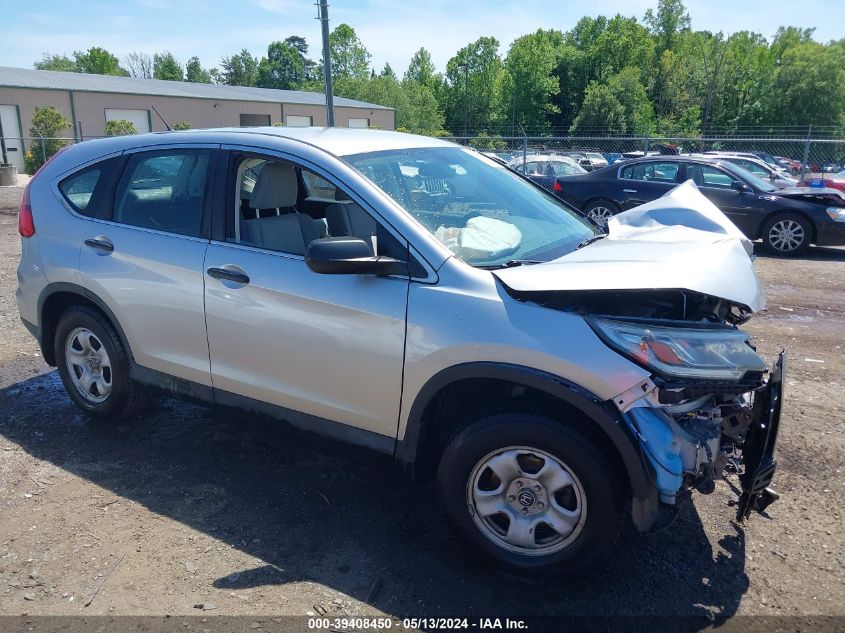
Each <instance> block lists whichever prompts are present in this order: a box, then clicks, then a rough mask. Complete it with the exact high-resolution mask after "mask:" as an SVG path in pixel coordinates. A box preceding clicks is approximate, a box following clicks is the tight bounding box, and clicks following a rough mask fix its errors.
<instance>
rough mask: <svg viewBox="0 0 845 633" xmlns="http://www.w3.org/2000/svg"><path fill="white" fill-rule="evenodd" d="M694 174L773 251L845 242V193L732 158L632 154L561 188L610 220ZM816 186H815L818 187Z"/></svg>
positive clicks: (594, 215) (560, 183)
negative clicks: (790, 183) (790, 182)
mask: <svg viewBox="0 0 845 633" xmlns="http://www.w3.org/2000/svg"><path fill="white" fill-rule="evenodd" d="M686 180H692V181H693V182H695V184H696V185H697V186H698V188H699V189H700V190H701V192H702V193H703V194H704V195H705V196H707V197H708V198H709V199H710V200H711V201H712V202H713V203H714V204H715V205H716V206H717V207H719V208H720V209H721V210H722V211H723V212H724V213H725V215H727V216H728V217H729V218H730V219H731V220H732V221H733V223H734V224H736V225H737V227H739V229H740V230H741V231H742V232H743V233H745V234H746V235H747V236H748V237H749V238H751V239H762V240H763V245H764V246H765V248H766V250H768V251H770V252H772V253H776V254H779V255H798V254H800V253H802V252H804V251H805V250H806V249H807V248H809V246H810V244H811V243H812V244H819V245H832V246H833V245H836V246H838V245H845V196H842V194H841V193H840V192H838V191H835V190H827V189H814V190H809V189H808V188H803V187H795V188H791V189H780V190H778V189H775V188H774V187H773V186H772V185H771V184H770V183H768V182H766V181H764V180H761V179H760V178H757V177H756V176H754V175H753V174H751V173H749V172H748V171H746V170H744V169H742V168H741V167H738V166H737V165H734V164H732V163H730V162H728V161H723V160H719V159H715V158H714V159H710V158H695V157H689V156H678V157H669V156H654V157H647V158H637V159H631V160H628V161H626V162H624V163H622V164H620V165H611V166H610V167H606V168H604V169H599V170H596V171H593V172H590V173H587V174H583V175H580V176H566V177H562V178H558V179H557V180H556V182H555V186H554V192H555V194H556V195H558V196H559V197H561V198H562V199H563V200H565V201H566V202H568V203H569V204H571V205H573V206H574V207H576V208H578V209H580V210H581V211H583V212H584V213H585V214H586V215H587V216H588V217H589V218H590V219H592V220H593V221H594V222H596V223H597V224H599V225H600V226H604V225H606V224H607V221H608V220H609V219H610V218H611V217H612V216H613V215H614V214H616V213H619V212H620V211H625V210H627V209H631V208H633V207H635V206H637V205H640V204H643V203H644V202H649V201H651V200H654V199H656V198H659V197H660V196H662V195H663V194H664V193H666V192H667V191H669V190H670V189H672V188H673V187H676V186H677V185H678V184H680V183H682V182H685V181H686ZM810 191H812V192H813V193H811V192H810Z"/></svg>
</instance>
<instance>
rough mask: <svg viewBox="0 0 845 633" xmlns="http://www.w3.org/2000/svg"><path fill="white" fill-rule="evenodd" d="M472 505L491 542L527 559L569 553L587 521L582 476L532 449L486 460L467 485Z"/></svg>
mask: <svg viewBox="0 0 845 633" xmlns="http://www.w3.org/2000/svg"><path fill="white" fill-rule="evenodd" d="M467 505H468V509H469V512H470V514H471V516H472V518H473V521H474V522H475V524H476V525H477V526H478V528H479V529H480V530H481V532H482V533H483V534H484V535H485V536H486V537H487V538H488V539H489V540H491V541H492V542H493V543H495V544H496V545H498V546H499V547H501V548H503V549H506V550H508V551H511V552H515V553H518V554H522V555H527V556H546V555H548V554H552V553H554V552H558V551H560V550H562V549H564V548H565V547H567V546H568V545H570V544H571V543H572V542H573V541H574V540H575V539H576V538H578V535H579V534H580V533H581V531H582V530H583V528H584V523H585V521H586V518H587V500H586V495H585V494H584V488H583V486H582V485H581V482H580V481H579V480H578V477H577V476H576V475H575V474H574V473H573V472H572V471H571V470H570V469H569V468H568V467H567V466H566V465H565V464H563V463H562V462H561V461H560V460H558V459H556V458H555V457H554V456H552V455H550V454H549V453H547V452H545V451H543V450H540V449H537V448H532V447H528V446H510V447H507V448H502V449H499V450H496V451H494V452H492V453H490V454H488V455H486V456H485V457H483V458H482V459H481V460H480V461H479V462H478V463H477V464H476V466H475V468H473V470H472V473H471V475H470V478H469V481H468V482H467Z"/></svg>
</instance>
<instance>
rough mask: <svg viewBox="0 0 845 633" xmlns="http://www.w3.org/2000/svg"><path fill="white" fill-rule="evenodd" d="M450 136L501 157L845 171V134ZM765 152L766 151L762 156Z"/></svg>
mask: <svg viewBox="0 0 845 633" xmlns="http://www.w3.org/2000/svg"><path fill="white" fill-rule="evenodd" d="M451 140H453V141H455V142H456V143H460V144H462V145H469V146H471V147H474V148H476V149H478V150H481V151H485V152H492V153H494V154H496V155H497V156H498V157H499V158H501V159H503V160H510V159H514V158H520V157H522V156H525V157H526V158H529V157H530V156H533V155H537V154H559V155H569V156H570V157H573V158H576V159H577V158H581V155H584V154H587V153H591V154H594V153H595V154H601V155H602V157H603V158H604V159H605V160H606V161H607V162H608V163H613V162H614V161H616V160H619V159H624V158H634V157H638V156H644V155H656V154H667V155H670V154H697V153H704V152H711V151H721V152H750V153H756V154H759V155H765V157H764V158H763V159H764V160H766V161H767V162H768V161H769V160H775V161H777V162H778V163H779V164H780V165H781V166H783V167H784V168H785V169H787V170H788V171H789V172H790V173H791V174H792V175H793V176H797V177H801V178H804V179H815V178H820V177H824V176H830V175H832V174H835V173H838V172H841V171H843V170H845V139H837V138H826V139H818V138H809V137H808V138H804V139H799V138H790V137H764V136H760V137H746V136H741V137H739V136H738V137H722V136H714V137H662V138H653V137H628V136H624V137H623V136H601V135H596V136H527V135H526V136H493V135H487V134H479V135H476V136H456V137H453V138H452V139H451ZM761 157H762V156H761Z"/></svg>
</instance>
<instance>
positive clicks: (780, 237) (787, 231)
mask: <svg viewBox="0 0 845 633" xmlns="http://www.w3.org/2000/svg"><path fill="white" fill-rule="evenodd" d="M805 239H806V234H805V232H804V227H802V226H801V225H800V224H799V223H798V222H796V221H795V220H778V221H777V222H775V223H774V224H773V225H772V228H771V229H769V244H771V245H772V247H773V248H774V249H776V250H778V251H780V252H781V253H791V252H792V251H794V250H796V249H798V248H800V247H801V245H802V244H803V243H804V240H805Z"/></svg>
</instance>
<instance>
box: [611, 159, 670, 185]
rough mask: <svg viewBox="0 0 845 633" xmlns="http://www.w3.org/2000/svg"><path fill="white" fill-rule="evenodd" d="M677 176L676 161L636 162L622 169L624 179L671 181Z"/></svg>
mask: <svg viewBox="0 0 845 633" xmlns="http://www.w3.org/2000/svg"><path fill="white" fill-rule="evenodd" d="M677 177H678V163H676V162H665V163H637V164H635V165H628V166H627V167H625V168H624V169H622V178H624V179H625V180H644V181H648V182H665V183H673V182H675V181H676V179H677Z"/></svg>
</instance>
